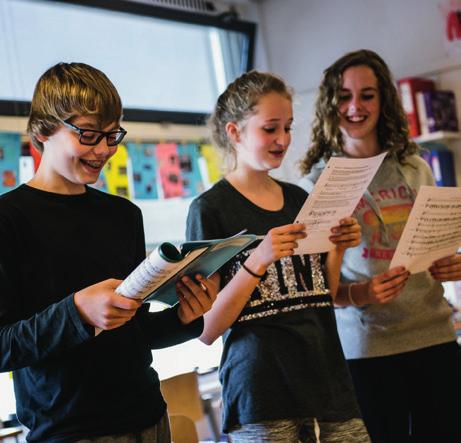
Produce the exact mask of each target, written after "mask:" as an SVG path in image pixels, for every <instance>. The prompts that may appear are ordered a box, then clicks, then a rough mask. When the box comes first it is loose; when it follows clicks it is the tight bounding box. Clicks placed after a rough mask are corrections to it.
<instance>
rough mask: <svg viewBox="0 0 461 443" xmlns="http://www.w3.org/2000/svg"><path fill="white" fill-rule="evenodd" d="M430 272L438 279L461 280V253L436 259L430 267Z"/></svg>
mask: <svg viewBox="0 0 461 443" xmlns="http://www.w3.org/2000/svg"><path fill="white" fill-rule="evenodd" d="M429 272H430V273H431V274H432V277H433V278H434V279H435V280H438V281H457V280H461V255H460V254H454V255H451V256H449V257H444V258H441V259H440V260H437V261H435V262H434V263H432V266H431V267H430V268H429Z"/></svg>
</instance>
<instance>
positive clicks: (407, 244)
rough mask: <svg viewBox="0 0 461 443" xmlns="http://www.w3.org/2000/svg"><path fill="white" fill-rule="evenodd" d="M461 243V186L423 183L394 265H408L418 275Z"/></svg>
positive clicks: (395, 255) (400, 242)
mask: <svg viewBox="0 0 461 443" xmlns="http://www.w3.org/2000/svg"><path fill="white" fill-rule="evenodd" d="M460 246H461V188H458V187H437V186H421V188H420V189H419V191H418V195H417V197H416V200H415V203H414V205H413V208H412V210H411V212H410V215H409V216H408V220H407V223H406V225H405V228H404V230H403V232H402V236H401V237H400V240H399V243H398V245H397V249H396V251H395V253H394V256H393V258H392V261H391V263H390V268H393V267H395V266H405V267H406V268H407V269H408V270H409V271H410V272H411V273H412V274H416V273H417V272H422V271H425V270H426V269H428V268H429V267H430V266H431V265H432V263H433V262H434V261H435V260H438V259H440V258H443V257H448V256H450V255H453V254H454V253H456V251H457V250H458V248H459V247H460Z"/></svg>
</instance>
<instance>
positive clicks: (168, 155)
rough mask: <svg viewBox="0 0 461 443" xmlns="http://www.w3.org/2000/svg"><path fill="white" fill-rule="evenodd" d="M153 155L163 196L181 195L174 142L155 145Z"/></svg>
mask: <svg viewBox="0 0 461 443" xmlns="http://www.w3.org/2000/svg"><path fill="white" fill-rule="evenodd" d="M155 157H156V160H157V168H158V169H157V170H158V177H159V180H160V184H161V188H160V189H161V192H162V194H163V197H164V198H172V197H182V196H183V194H184V189H183V180H182V177H181V166H180V163H179V154H178V146H177V145H176V144H175V143H160V144H158V145H156V149H155Z"/></svg>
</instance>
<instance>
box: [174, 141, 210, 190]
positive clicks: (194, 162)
mask: <svg viewBox="0 0 461 443" xmlns="http://www.w3.org/2000/svg"><path fill="white" fill-rule="evenodd" d="M178 155H179V166H180V169H181V177H182V180H183V195H182V196H183V197H193V196H195V195H198V194H200V193H201V192H202V191H203V190H204V186H203V181H202V176H201V174H200V168H199V163H198V159H199V152H198V146H197V145H196V144H193V143H189V144H187V145H178Z"/></svg>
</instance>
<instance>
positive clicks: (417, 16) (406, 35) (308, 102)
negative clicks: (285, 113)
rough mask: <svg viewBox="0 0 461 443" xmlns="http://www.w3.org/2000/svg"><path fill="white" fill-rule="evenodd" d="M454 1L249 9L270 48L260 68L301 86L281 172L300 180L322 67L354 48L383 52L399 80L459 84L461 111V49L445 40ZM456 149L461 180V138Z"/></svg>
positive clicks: (273, 0)
mask: <svg viewBox="0 0 461 443" xmlns="http://www.w3.org/2000/svg"><path fill="white" fill-rule="evenodd" d="M450 4H452V5H456V6H458V7H459V9H461V2H459V1H450V0H405V1H402V0H387V1H385V2H383V1H380V0H348V1H344V0H309V1H306V0H284V1H279V0H264V1H260V2H258V3H257V6H256V12H255V11H254V10H253V11H251V14H252V16H253V18H254V17H257V19H258V21H259V31H258V39H259V44H260V45H261V46H262V47H263V48H264V53H263V54H260V56H261V55H263V57H262V58H257V59H256V67H257V68H258V69H269V70H271V71H273V72H276V73H278V74H279V75H281V76H283V77H284V78H285V79H286V81H287V82H288V83H289V84H290V85H292V86H293V87H294V88H295V91H296V93H297V95H296V98H295V106H294V110H295V126H294V130H293V142H292V145H291V148H290V151H289V153H288V155H287V158H286V160H285V162H284V164H283V166H282V168H280V170H279V171H278V172H277V174H276V175H277V176H279V177H281V178H284V179H287V180H290V181H296V180H297V177H298V174H297V172H296V171H297V167H296V163H297V161H298V160H299V159H300V158H301V157H302V156H303V154H304V152H305V149H306V146H307V143H308V140H309V134H310V122H311V121H312V109H313V104H314V100H315V91H316V88H317V85H318V84H319V82H320V79H321V76H322V71H323V69H325V68H326V67H327V66H329V65H330V64H331V63H332V62H334V61H335V60H336V59H337V58H338V57H340V56H341V55H342V54H344V53H345V52H348V51H352V50H356V49H361V48H368V49H372V50H374V51H376V52H378V53H379V54H380V55H381V56H382V57H383V58H384V59H385V60H386V62H387V63H388V64H389V66H390V68H391V70H392V72H393V73H394V76H395V77H396V78H400V77H404V76H430V77H433V78H434V79H435V80H436V82H437V86H438V87H439V88H448V89H453V90H454V91H455V92H456V94H457V105H458V110H459V112H458V114H461V50H460V48H459V46H460V43H459V41H458V42H457V43H456V44H452V45H449V44H448V43H447V40H446V38H445V20H444V11H446V9H447V8H448V6H449V5H450ZM451 147H452V148H453V150H454V151H455V156H456V166H457V179H458V184H461V155H460V154H461V143H460V142H455V143H451Z"/></svg>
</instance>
